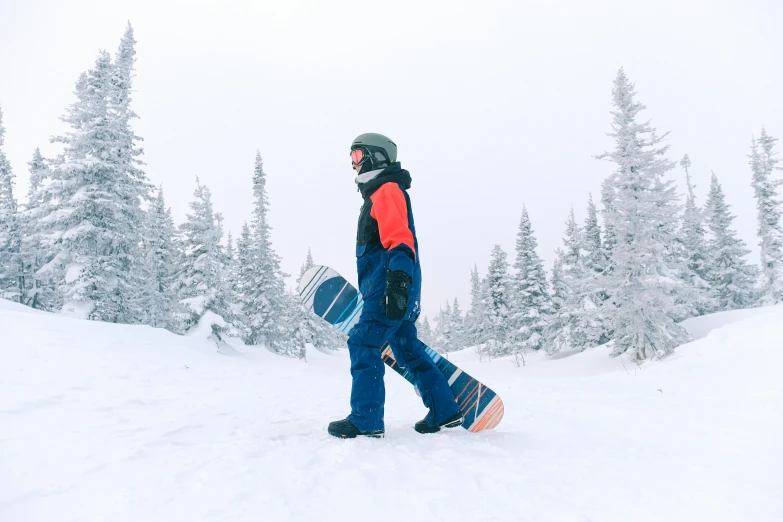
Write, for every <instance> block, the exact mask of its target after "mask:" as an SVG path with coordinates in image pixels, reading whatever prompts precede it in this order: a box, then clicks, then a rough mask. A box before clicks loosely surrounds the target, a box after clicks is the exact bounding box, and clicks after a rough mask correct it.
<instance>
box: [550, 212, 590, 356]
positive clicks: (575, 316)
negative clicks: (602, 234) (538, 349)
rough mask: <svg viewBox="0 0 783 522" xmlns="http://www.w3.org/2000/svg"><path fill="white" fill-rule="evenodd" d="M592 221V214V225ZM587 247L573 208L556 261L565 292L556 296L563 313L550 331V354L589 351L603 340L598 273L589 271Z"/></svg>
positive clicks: (561, 289)
mask: <svg viewBox="0 0 783 522" xmlns="http://www.w3.org/2000/svg"><path fill="white" fill-rule="evenodd" d="M591 219H592V218H591V217H590V216H589V214H588V220H587V221H588V223H590V221H591ZM593 241H594V240H593ZM583 245H585V240H584V233H583V231H582V230H581V229H580V227H579V225H577V223H576V218H575V217H574V209H573V208H572V209H571V213H570V215H569V217H568V220H567V221H566V234H565V237H564V238H563V246H564V249H563V250H558V256H557V259H556V260H555V268H556V270H555V275H557V276H558V277H557V278H556V280H555V283H556V284H559V286H560V287H561V288H560V289H557V290H556V292H555V294H554V295H555V297H556V299H557V300H558V301H559V309H558V311H557V314H556V316H555V317H554V318H553V320H552V321H551V323H550V325H549V328H548V329H547V335H546V338H547V340H548V342H547V352H548V353H555V352H558V351H561V350H566V349H574V348H577V349H580V350H585V349H586V348H590V347H592V346H596V345H597V344H599V342H600V340H601V333H602V329H601V327H600V321H599V320H597V319H598V318H597V314H596V313H595V311H596V309H597V304H596V300H595V297H596V296H595V294H594V284H593V279H594V277H595V272H593V271H592V270H591V269H588V268H586V267H585V262H586V259H587V257H586V255H585V251H583V250H582V247H583ZM599 248H600V246H599ZM558 271H559V274H557V272H558Z"/></svg>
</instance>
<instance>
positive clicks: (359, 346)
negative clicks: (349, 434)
mask: <svg viewBox="0 0 783 522" xmlns="http://www.w3.org/2000/svg"><path fill="white" fill-rule="evenodd" d="M387 342H388V343H389V345H390V346H391V349H392V352H393V353H394V358H395V359H397V362H398V363H399V365H400V366H402V367H403V368H406V369H407V370H408V371H410V372H411V373H412V374H413V375H414V376H415V378H416V387H417V388H418V389H419V392H420V393H421V398H422V401H423V402H424V405H425V406H426V407H427V408H429V410H430V411H429V413H428V414H427V417H426V420H427V422H428V423H429V424H430V425H433V426H434V425H435V424H436V423H438V424H440V423H442V422H443V421H445V420H446V419H448V418H449V417H451V416H453V415H454V414H456V413H457V412H458V411H459V407H458V406H457V403H456V402H455V401H454V395H453V394H452V392H451V388H449V384H448V382H447V381H446V378H445V377H444V376H443V373H441V371H440V370H439V369H438V367H437V366H435V363H434V362H433V360H432V359H431V358H430V357H429V356H428V355H427V354H426V352H425V351H424V349H423V347H422V343H421V341H419V339H418V337H417V335H416V326H415V324H414V322H413V321H391V320H389V319H387V318H386V317H385V316H383V315H376V314H369V313H363V314H362V316H361V319H360V320H359V322H358V323H357V324H356V325H355V326H354V327H353V328H352V329H351V332H350V333H349V336H348V352H349V353H350V356H351V376H352V377H353V386H352V388H351V414H350V415H349V416H348V420H350V421H351V422H352V423H353V424H354V426H356V427H357V428H359V430H361V431H363V432H368V431H381V430H383V429H384V427H383V405H384V402H385V400H386V389H385V387H384V383H383V373H384V363H383V359H382V358H381V348H382V347H383V346H384V345H385V344H386V343H387Z"/></svg>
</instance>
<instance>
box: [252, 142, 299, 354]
mask: <svg viewBox="0 0 783 522" xmlns="http://www.w3.org/2000/svg"><path fill="white" fill-rule="evenodd" d="M253 200H254V201H253V220H252V222H251V224H250V227H249V229H248V231H247V233H248V234H246V232H245V230H243V233H242V237H241V238H240V242H241V243H243V245H242V246H241V247H238V251H239V256H240V260H239V262H240V263H243V262H244V263H247V265H246V266H242V269H241V270H240V280H239V281H238V282H237V283H238V285H239V287H240V288H241V293H240V295H239V296H238V299H239V302H240V304H241V306H240V311H241V319H240V323H241V324H243V325H244V327H245V328H246V329H247V334H246V338H245V342H246V343H248V344H266V346H267V347H268V348H269V349H271V350H273V351H275V352H277V353H280V354H287V355H295V356H300V355H301V353H302V349H303V346H302V345H298V343H296V344H297V345H295V343H293V342H292V339H291V338H290V337H289V335H288V334H290V331H288V327H287V317H286V316H287V315H291V314H292V313H293V310H291V309H290V306H289V305H290V302H289V300H288V299H286V293H285V283H284V278H285V274H283V272H282V270H281V269H280V258H279V257H278V256H277V254H276V253H275V251H274V248H273V247H272V237H271V232H272V228H271V226H270V225H269V219H268V214H269V198H268V195H267V192H266V173H265V172H264V164H263V160H262V159H261V154H260V153H259V152H257V153H256V159H255V166H254V170H253ZM243 250H244V252H243ZM243 257H244V258H245V260H244V261H243V259H242V258H243Z"/></svg>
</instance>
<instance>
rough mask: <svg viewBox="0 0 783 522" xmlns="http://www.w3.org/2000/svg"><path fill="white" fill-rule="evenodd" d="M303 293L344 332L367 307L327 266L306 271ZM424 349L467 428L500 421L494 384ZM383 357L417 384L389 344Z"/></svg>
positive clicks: (490, 425)
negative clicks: (473, 375)
mask: <svg viewBox="0 0 783 522" xmlns="http://www.w3.org/2000/svg"><path fill="white" fill-rule="evenodd" d="M299 297H300V298H301V299H302V303H303V304H304V306H305V308H307V309H309V310H312V311H313V313H315V314H316V315H317V316H319V317H321V318H323V319H324V320H325V321H327V322H328V323H330V324H331V325H332V326H334V327H335V328H337V329H339V330H340V331H342V332H344V333H348V332H349V331H350V329H351V328H353V326H354V325H355V324H356V323H358V322H359V318H360V317H361V313H362V308H363V307H364V300H363V299H362V296H361V294H360V293H359V292H358V291H357V290H356V288H355V287H354V286H353V285H352V284H350V283H349V282H348V281H346V280H345V278H343V277H342V276H341V275H340V274H339V273H338V272H337V271H335V270H333V269H331V268H329V267H327V266H314V267H312V268H311V269H310V270H308V271H307V272H305V273H304V275H303V276H302V279H301V280H300V283H299ZM422 344H424V343H422ZM424 351H425V352H426V353H427V355H428V356H429V357H430V358H431V359H432V360H433V362H435V365H436V366H437V367H438V369H439V370H440V371H441V372H442V373H443V376H444V377H446V380H447V381H448V383H449V387H450V388H451V391H452V393H453V394H454V398H455V400H456V401H457V404H459V408H460V410H461V411H462V414H463V416H464V417H465V422H464V423H463V424H462V427H463V428H465V429H466V430H468V431H471V432H474V433H477V432H480V431H483V430H489V429H492V428H494V427H495V426H497V425H498V424H499V423H500V421H501V420H502V419H503V413H504V409H503V401H502V400H501V399H500V397H499V396H498V395H497V394H496V393H495V392H494V391H493V390H492V389H491V388H489V387H488V386H486V385H485V384H483V383H482V382H480V381H478V380H477V379H475V378H474V377H471V376H470V375H468V374H467V373H466V372H464V371H463V370H461V369H460V368H459V367H458V366H457V365H456V364H454V363H453V362H451V361H449V360H448V359H446V358H445V357H443V356H441V355H440V354H439V353H438V352H436V351H435V350H433V349H432V348H430V347H429V346H427V345H426V344H424ZM381 357H382V358H383V362H384V363H386V365H387V366H388V367H389V368H391V369H392V370H394V371H395V372H397V373H398V374H399V375H401V376H402V377H403V378H404V379H405V380H407V381H408V382H409V383H411V384H413V385H414V386H416V380H415V378H414V377H413V374H411V373H410V372H409V371H408V370H407V369H405V368H403V367H402V366H400V365H399V364H398V363H397V360H396V359H395V358H394V353H393V352H392V349H391V347H390V346H389V345H388V344H386V345H384V347H383V348H382V349H381Z"/></svg>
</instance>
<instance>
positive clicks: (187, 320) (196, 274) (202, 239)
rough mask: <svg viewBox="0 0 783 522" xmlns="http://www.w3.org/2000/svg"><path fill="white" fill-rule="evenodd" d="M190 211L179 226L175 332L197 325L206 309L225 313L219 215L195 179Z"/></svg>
mask: <svg viewBox="0 0 783 522" xmlns="http://www.w3.org/2000/svg"><path fill="white" fill-rule="evenodd" d="M193 196H194V198H195V199H194V200H193V201H191V203H190V210H191V212H190V213H189V214H188V215H187V218H186V221H185V223H183V224H182V225H181V226H180V234H181V236H182V250H183V252H182V262H181V270H180V273H179V275H178V278H177V282H176V285H175V287H176V289H177V295H178V297H179V303H180V306H179V307H178V310H177V312H176V314H175V323H176V329H177V331H180V332H182V331H187V330H188V329H189V328H191V327H192V326H194V325H196V324H197V323H198V321H199V320H200V319H201V317H202V316H203V315H204V313H206V312H207V311H212V312H214V313H216V314H217V315H221V316H222V315H224V314H225V313H226V309H225V308H224V303H223V302H222V298H223V296H224V295H225V289H224V288H223V285H224V284H225V280H224V276H223V273H224V272H225V269H226V267H225V253H224V251H223V247H222V246H221V244H220V241H221V239H222V230H221V228H220V220H219V215H217V214H215V212H214V211H213V209H212V193H211V192H210V190H209V188H207V187H206V186H204V185H202V184H201V182H200V181H199V180H198V178H196V190H195V191H194V192H193Z"/></svg>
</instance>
